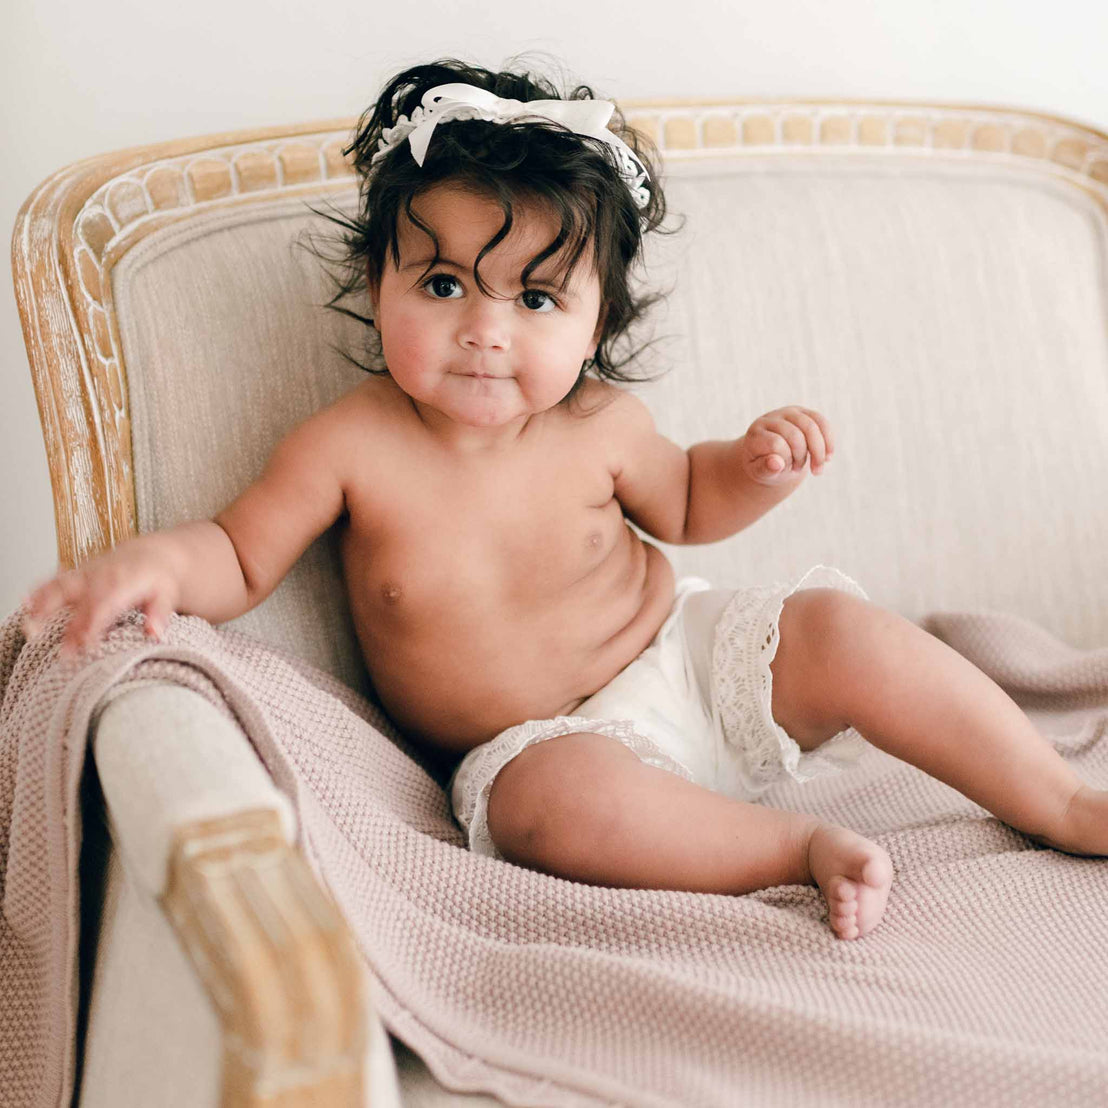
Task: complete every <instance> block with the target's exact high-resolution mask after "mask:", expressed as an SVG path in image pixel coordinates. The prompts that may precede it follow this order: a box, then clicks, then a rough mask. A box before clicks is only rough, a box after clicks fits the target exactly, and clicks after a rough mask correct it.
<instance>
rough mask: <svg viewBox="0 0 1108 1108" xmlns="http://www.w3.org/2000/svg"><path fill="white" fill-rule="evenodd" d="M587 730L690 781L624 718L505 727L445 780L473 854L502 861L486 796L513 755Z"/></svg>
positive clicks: (541, 721)
mask: <svg viewBox="0 0 1108 1108" xmlns="http://www.w3.org/2000/svg"><path fill="white" fill-rule="evenodd" d="M579 732H587V733H589V734H593V735H607V736H608V737H609V738H613V739H617V740H618V741H619V742H621V743H623V745H624V746H626V747H628V748H629V749H631V750H632V751H634V753H635V754H637V755H638V757H639V759H640V761H643V762H646V764H647V765H651V766H657V767H658V768H659V769H665V770H669V772H670V773H676V774H677V775H678V776H680V777H684V778H685V779H686V780H688V781H691V780H692V779H693V775H692V773H691V772H690V771H689V769H688V768H687V767H686V766H683V765H682V764H681V763H680V762H678V761H676V760H675V759H674V758H671V757H670V756H669V755H668V754H666V753H664V752H663V751H662V750H661V749H660V748H659V747H658V745H657V744H656V743H654V742H653V741H652V740H651V739H648V738H647V737H646V736H645V735H642V734H640V733H639V732H638V731H636V730H635V724H634V722H633V721H632V720H629V719H615V720H600V719H589V718H588V717H587V716H556V717H555V718H554V719H531V720H528V721H527V722H526V723H520V724H517V725H516V726H515V727H509V728H508V730H507V731H502V732H501V733H500V734H499V735H497V736H496V738H494V739H492V740H491V741H489V742H487V743H483V744H482V745H481V746H477V747H474V748H473V749H472V750H471V751H470V752H469V753H468V754H467V755H466V756H465V757H464V758H463V759H462V762H461V764H460V765H459V766H458V768H457V769H456V770H455V771H454V777H453V778H452V780H451V782H450V801H451V804H452V805H453V808H454V818H455V819H456V820H457V821H458V823H459V824H461V826H462V828H463V830H466V831H467V832H468V833H469V849H470V850H471V851H472V852H473V853H474V854H485V855H488V856H489V857H491V858H503V855H502V854H501V853H500V851H499V850H497V849H496V844H495V843H494V842H493V841H492V836H491V835H490V834H489V823H488V808H489V793H490V792H491V791H492V785H493V782H494V781H495V780H496V775H497V774H498V773H499V772H500V771H501V770H502V769H503V768H504V767H505V766H506V765H507V764H508V763H509V762H510V761H511V760H512V759H513V758H515V757H516V756H517V755H518V754H520V753H521V752H522V751H523V750H525V749H526V748H527V747H529V746H533V745H534V744H535V743H540V742H545V741H546V740H547V739H556V738H559V737H560V736H562V735H573V734H577V733H579Z"/></svg>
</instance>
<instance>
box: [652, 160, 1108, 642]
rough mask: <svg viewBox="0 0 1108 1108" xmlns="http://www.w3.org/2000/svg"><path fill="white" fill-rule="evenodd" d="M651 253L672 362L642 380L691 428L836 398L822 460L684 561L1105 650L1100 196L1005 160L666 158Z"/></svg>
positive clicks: (1107, 297) (1105, 301)
mask: <svg viewBox="0 0 1108 1108" xmlns="http://www.w3.org/2000/svg"><path fill="white" fill-rule="evenodd" d="M667 197H668V198H669V200H670V202H671V205H672V207H673V209H674V211H676V212H678V213H680V214H681V215H684V216H686V217H687V224H686V227H685V229H684V230H683V231H682V232H681V233H680V234H678V235H675V236H671V237H668V238H659V239H655V240H654V241H653V242H652V244H651V254H650V258H651V264H650V266H649V268H648V271H647V274H646V276H647V279H648V283H650V284H652V285H654V284H656V285H660V286H662V287H668V286H671V285H672V286H673V287H674V290H675V291H674V293H673V295H672V296H671V297H670V298H669V299H668V302H667V303H666V304H665V305H664V306H662V307H661V309H660V310H659V313H658V321H657V325H656V327H655V328H654V331H655V333H656V335H657V336H658V337H659V339H660V342H659V346H658V353H659V354H660V355H661V357H662V359H663V360H664V362H665V363H666V364H672V365H673V367H674V368H673V370H672V372H670V373H669V375H668V376H666V377H664V378H662V379H661V380H660V381H657V382H655V383H653V384H650V385H645V386H642V387H641V388H639V389H637V390H636V391H637V392H638V394H639V395H640V396H641V397H642V398H643V400H644V401H646V402H647V403H648V404H649V405H650V407H651V408H652V409H653V410H654V412H655V414H656V417H657V420H658V423H659V426H660V428H661V429H662V430H663V431H664V432H665V433H667V434H669V435H670V437H672V438H674V439H675V441H677V442H678V443H680V444H681V445H689V444H691V443H693V442H697V441H699V440H701V439H724V438H733V437H735V436H737V435H740V434H742V432H743V431H745V430H746V428H747V426H748V425H749V423H750V421H751V420H753V419H754V418H755V417H756V416H758V415H761V414H762V413H763V412H765V411H768V410H770V409H772V408H777V407H781V406H782V405H785V404H800V405H803V406H806V407H812V408H816V409H817V410H820V411H822V412H823V413H824V414H825V415H826V416H827V417H828V419H829V420H830V421H831V423H832V426H833V428H834V431H835V434H836V446H837V450H836V454H835V457H834V460H833V461H832V462H831V464H830V465H829V466H828V467H827V470H826V471H825V473H824V475H823V476H821V477H819V478H815V479H813V478H812V477H811V476H809V477H808V478H807V480H806V481H805V483H804V484H803V485H802V486H801V488H800V489H799V490H798V491H797V492H796V493H794V494H793V495H792V496H791V497H790V498H789V499H788V500H787V501H785V502H784V503H783V504H782V505H780V506H779V507H777V508H775V509H774V510H773V511H772V512H770V513H769V514H768V515H767V516H766V517H765V518H764V519H762V520H760V521H759V522H758V523H756V524H755V525H754V526H753V527H752V528H750V529H749V530H747V531H745V532H742V533H740V534H739V535H737V536H735V537H733V538H731V539H729V540H727V541H725V542H722V543H717V544H713V545H711V546H704V547H695V548H682V549H680V550H679V551H677V552H676V554H677V558H678V563H679V567H680V570H681V572H683V573H692V574H696V575H699V576H703V577H707V578H708V579H709V580H711V581H713V582H714V583H715V584H716V585H719V586H722V585H727V584H731V583H735V584H742V585H746V584H759V583H762V582H768V581H772V580H775V579H777V578H778V577H789V576H792V575H796V574H799V573H800V572H801V571H802V570H803V569H804V568H806V567H807V566H809V565H811V564H813V563H816V562H823V563H825V564H828V565H835V566H838V567H839V568H841V569H842V570H843V572H845V573H848V574H849V575H850V576H851V577H853V578H855V580H858V581H862V582H864V584H865V588H866V591H867V593H869V595H870V597H871V598H872V599H873V600H874V602H875V603H877V604H879V605H881V606H883V607H888V608H892V609H894V610H897V611H900V612H901V613H902V614H904V615H906V616H908V617H910V618H912V619H918V618H919V617H920V616H922V615H923V613H924V612H925V611H928V610H930V609H932V608H945V609H964V608H975V609H977V608H984V609H995V610H1002V611H1011V612H1018V613H1020V614H1022V615H1024V616H1026V617H1028V618H1029V619H1032V620H1034V621H1035V622H1036V623H1040V624H1042V625H1043V626H1044V627H1047V628H1050V629H1051V630H1052V631H1053V632H1054V633H1055V634H1057V635H1058V636H1060V637H1061V638H1063V639H1064V640H1065V641H1067V642H1070V643H1072V644H1074V645H1077V646H1099V645H1102V644H1104V643H1105V642H1106V641H1108V607H1106V606H1105V605H1104V603H1103V595H1104V591H1103V590H1104V582H1105V581H1106V580H1108V513H1106V512H1105V511H1104V507H1103V506H1104V488H1105V484H1106V480H1108V450H1106V448H1105V444H1106V439H1108V288H1106V281H1108V233H1106V223H1105V215H1104V211H1103V209H1102V208H1101V207H1100V206H1099V205H1098V204H1097V202H1096V201H1094V200H1093V199H1092V198H1091V197H1090V196H1088V195H1087V194H1086V193H1084V192H1083V191H1081V190H1079V189H1078V188H1075V187H1073V186H1071V185H1064V184H1062V183H1059V182H1054V181H1051V180H1048V179H1046V178H1045V177H1044V176H1043V174H1042V173H1041V172H1039V171H1035V172H1030V171H1027V170H1020V169H1017V168H1013V167H1011V166H1008V165H999V164H998V165H995V166H985V167H981V166H970V165H960V164H951V163H942V162H940V161H939V160H938V159H934V158H928V159H926V160H925V159H922V158H919V157H913V156H912V155H911V154H902V155H894V154H892V153H891V152H890V153H887V154H886V153H884V152H883V153H882V155H881V156H879V157H874V158H872V159H864V158H851V159H849V160H847V159H842V158H837V157H826V158H825V157H819V158H813V157H811V156H810V155H808V156H807V157H805V156H798V157H796V158H794V159H790V158H789V157H788V156H781V157H778V158H772V159H769V158H766V159H757V158H755V157H753V156H752V157H750V158H746V159H743V161H742V162H741V164H737V163H736V164H732V163H729V162H723V163H722V164H719V161H717V159H712V160H710V161H705V162H699V163H694V164H691V165H687V164H684V163H682V164H680V165H671V166H670V168H669V178H668V183H667Z"/></svg>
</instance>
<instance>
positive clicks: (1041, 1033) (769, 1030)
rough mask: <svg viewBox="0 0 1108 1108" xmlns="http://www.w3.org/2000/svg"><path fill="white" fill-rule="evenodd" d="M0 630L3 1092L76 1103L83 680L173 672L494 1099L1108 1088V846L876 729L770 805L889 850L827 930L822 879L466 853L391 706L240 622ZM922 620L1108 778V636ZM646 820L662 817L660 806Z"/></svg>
mask: <svg viewBox="0 0 1108 1108" xmlns="http://www.w3.org/2000/svg"><path fill="white" fill-rule="evenodd" d="M19 614H20V613H19V612H16V613H13V614H12V615H11V616H9V617H8V619H7V620H5V621H4V622H3V623H2V624H0V865H2V869H0V896H2V905H3V915H2V919H0V1100H2V1101H3V1103H4V1104H5V1105H8V1106H11V1108H23V1106H34V1108H40V1106H41V1108H47V1106H49V1108H62V1106H64V1105H67V1104H68V1102H69V1097H70V1095H71V1091H72V1088H73V1083H74V1078H75V1070H76V1065H77V1059H76V1058H75V1030H76V1021H77V1004H78V986H77V981H78V977H77V956H78V935H79V926H78V924H79V904H78V880H77V877H78V869H77V866H78V861H79V855H80V845H81V835H82V830H81V805H80V797H81V781H82V773H83V771H84V769H85V765H86V756H87V754H88V753H89V746H88V735H89V731H90V725H92V724H94V723H95V718H96V711H97V705H98V703H99V702H100V701H101V700H102V698H103V697H104V695H105V693H107V691H108V690H109V689H112V688H113V687H116V686H118V685H119V684H120V683H129V682H134V681H147V680H151V679H155V680H162V681H164V680H168V681H172V682H175V683H178V684H181V685H185V686H188V687H190V688H192V689H194V690H195V691H196V692H197V693H199V694H200V695H202V696H204V697H206V698H207V699H208V700H210V701H211V702H212V703H214V704H215V705H216V706H217V707H219V708H220V710H221V711H224V712H225V713H226V714H228V715H229V716H230V717H231V718H233V719H235V720H237V721H238V723H239V724H240V726H241V727H242V729H243V731H244V732H245V733H246V735H247V736H248V737H249V740H250V741H251V743H252V744H253V746H254V748H255V749H256V751H257V753H258V755H259V756H260V758H261V759H262V761H263V763H264V764H265V766H266V767H267V769H268V770H269V772H270V774H271V775H272V777H273V778H274V780H275V782H276V783H277V785H278V787H279V788H280V789H282V790H283V791H285V792H286V793H288V795H289V796H290V797H291V799H292V801H293V803H294V805H295V808H296V811H297V816H298V820H299V829H300V831H299V833H300V840H299V843H298V846H299V847H300V848H301V849H302V850H303V851H304V853H305V855H306V857H307V858H308V861H309V863H310V864H311V865H312V867H313V868H314V869H315V870H316V872H317V873H318V874H319V875H320V877H321V878H322V880H323V881H324V882H325V884H326V886H327V887H328V888H329V890H330V892H331V893H332V895H333V896H334V898H335V900H336V901H337V903H338V904H339V906H340V908H341V910H342V911H343V913H344V915H345V917H346V919H347V920H348V921H349V923H350V925H351V927H352V929H353V931H354V933H355V936H356V939H357V941H358V943H359V945H360V948H361V950H362V952H363V954H364V956H365V958H366V961H367V964H368V967H369V970H370V976H371V979H372V982H373V985H374V986H375V989H374V999H375V1002H376V1004H377V1006H378V1009H379V1011H380V1013H381V1017H382V1019H383V1021H384V1023H385V1026H386V1027H387V1028H388V1029H389V1030H390V1031H391V1032H392V1033H393V1034H394V1035H396V1036H398V1037H399V1038H400V1039H402V1040H404V1041H405V1042H406V1043H407V1044H408V1045H409V1046H410V1047H411V1048H412V1049H413V1050H415V1051H416V1052H417V1053H418V1054H419V1055H420V1056H421V1057H422V1058H423V1059H424V1060H425V1061H426V1063H427V1065H428V1066H429V1067H430V1069H431V1070H432V1072H433V1073H434V1074H435V1076H436V1077H437V1079H438V1080H439V1081H440V1082H441V1083H443V1084H444V1085H446V1086H447V1087H449V1088H453V1089H458V1090H484V1091H486V1092H491V1093H493V1094H495V1095H496V1096H498V1097H500V1098H501V1099H502V1100H504V1101H505V1102H507V1103H508V1104H515V1105H550V1106H586V1105H589V1106H594V1105H601V1104H605V1105H607V1104H612V1105H615V1104H620V1105H635V1106H638V1105H642V1106H663V1105H665V1106H672V1108H678V1106H680V1108H695V1106H701V1105H703V1106H731V1105H740V1104H741V1105H752V1106H757V1105H820V1106H826V1105H851V1106H856V1105H863V1104H895V1105H935V1106H939V1105H942V1106H949V1105H973V1106H975V1108H979V1106H984V1105H1005V1106H1007V1108H1015V1106H1018V1105H1035V1106H1038V1108H1041V1106H1050V1105H1058V1106H1062V1105H1085V1104H1094V1103H1105V1102H1106V1098H1108V860H1101V859H1090V858H1079V857H1073V856H1070V855H1066V854H1062V853H1059V852H1056V851H1053V850H1049V849H1046V848H1044V847H1041V846H1038V845H1036V844H1035V843H1033V842H1032V841H1031V840H1029V839H1028V838H1026V837H1024V836H1023V835H1021V834H1019V833H1018V832H1016V831H1014V830H1013V829H1011V828H1010V827H1007V826H1005V825H1004V824H1002V823H1000V822H999V821H997V820H996V819H994V818H992V817H991V816H989V815H988V813H986V812H985V811H984V810H983V809H981V808H980V807H978V806H977V805H975V804H973V803H972V802H970V801H969V800H967V799H965V798H964V797H962V796H961V795H960V794H958V793H957V792H955V791H954V790H953V789H951V788H949V787H947V786H945V785H943V784H941V783H939V782H938V781H936V780H934V779H933V778H930V777H928V776H927V775H926V774H924V773H922V772H921V771H919V770H917V769H915V768H913V767H911V766H909V765H907V764H905V763H903V762H900V761H897V760H896V759H894V758H891V757H889V756H888V755H886V754H883V753H882V752H880V751H878V750H876V749H871V750H867V752H866V754H865V756H864V757H863V759H862V761H861V763H860V764H859V766H858V767H857V768H855V769H853V770H851V771H849V772H847V773H843V774H840V775H838V776H834V777H828V778H822V779H818V780H816V781H812V782H809V783H808V784H806V785H803V786H796V785H787V786H781V787H779V788H776V789H774V790H773V791H772V792H771V793H769V794H768V795H767V796H766V798H765V800H764V802H765V803H767V804H770V805H774V806H778V807H785V808H790V809H794V810H798V811H805V812H810V813H814V814H816V815H819V816H821V817H823V818H826V819H828V820H832V821H834V822H838V823H842V824H844V825H846V826H848V827H851V828H854V829H855V830H857V831H859V832H861V833H862V834H864V835H867V836H869V837H870V838H872V839H874V840H875V841H877V842H878V843H880V844H881V845H882V846H883V847H884V848H885V849H886V850H887V851H888V852H889V854H890V855H891V857H892V860H893V863H894V866H895V869H896V876H895V880H894V884H893V888H892V893H891V896H890V899H889V904H888V909H887V911H886V914H885V917H884V920H883V921H882V923H881V925H880V926H879V927H878V928H877V929H876V930H875V931H874V932H873V933H872V934H871V935H869V936H867V937H866V938H865V939H862V940H858V941H855V942H841V941H837V940H836V939H835V938H834V936H833V935H832V933H831V930H830V929H829V927H828V925H827V920H826V910H825V907H824V902H823V899H822V897H821V895H820V893H819V891H818V889H816V888H815V887H814V886H813V887H807V886H786V887H778V888H773V889H768V890H765V891H763V892H759V893H755V894H752V895H748V896H741V897H729V896H717V895H707V894H699V893H679V892H661V891H643V890H620V889H608V888H595V887H591V886H587V885H582V884H577V883H575V882H571V881H565V880H561V879H559V878H554V877H549V876H546V875H543V874H540V873H536V872H532V871H529V870H526V869H523V868H520V867H518V866H514V865H511V864H509V863H507V862H502V861H498V860H494V859H491V858H484V857H477V856H474V855H471V854H470V853H469V852H468V851H467V850H466V849H465V847H464V838H463V836H462V833H461V831H460V830H459V828H458V826H457V825H456V824H455V823H454V821H453V819H452V818H451V814H450V809H449V805H448V802H447V798H446V795H445V793H444V791H443V787H442V786H443V780H442V774H441V772H438V771H435V770H434V769H433V767H430V766H429V765H428V764H426V763H425V762H423V761H421V760H420V758H419V756H418V755H417V754H416V753H415V752H414V751H412V750H410V749H409V748H407V747H406V745H405V744H404V743H403V741H401V740H400V739H399V737H398V735H397V733H396V731H395V730H394V729H393V728H392V727H391V725H390V724H389V723H388V721H387V720H386V719H385V718H384V716H383V715H382V713H381V711H380V710H379V708H377V707H376V706H375V705H373V704H372V703H370V702H369V701H367V700H365V699H363V698H362V697H361V696H359V695H358V694H356V693H354V692H352V691H351V690H349V689H347V688H345V687H344V686H342V685H341V684H339V683H338V682H337V681H335V680H334V679H332V678H331V677H329V676H327V675H324V674H322V673H320V672H318V671H316V670H314V669H312V668H311V667H309V666H308V665H306V664H304V663H302V662H299V661H298V660H296V659H294V658H291V657H289V656H288V655H286V654H283V653H280V652H278V651H276V650H273V649H271V648H269V647H267V646H265V645H263V644H261V643H259V642H257V641H255V640H253V639H250V638H248V637H246V636H244V635H242V634H240V633H237V632H234V631H230V630H225V629H218V628H214V627H212V626H211V625H209V624H207V623H206V622H204V621H203V620H200V619H198V618H195V617H180V616H177V617H174V618H173V620H172V621H171V623H170V626H169V628H168V631H167V633H166V635H165V637H164V639H163V641H162V642H161V643H157V644H156V643H151V642H150V641H148V640H146V639H145V638H144V636H143V632H142V623H141V619H140V617H139V616H138V614H137V613H133V612H132V613H129V614H128V616H126V617H124V618H122V619H121V620H120V621H118V622H117V623H116V624H115V626H114V627H113V628H112V630H111V631H110V633H109V634H108V636H107V639H106V641H105V642H104V643H103V645H102V646H101V647H99V648H98V649H97V650H96V651H95V652H94V653H93V654H92V655H91V656H90V657H88V658H85V659H78V660H74V661H69V662H63V661H61V660H60V659H59V657H58V647H59V644H60V638H61V632H62V629H63V628H64V617H63V616H59V617H57V618H56V619H55V620H53V621H52V622H51V623H50V624H49V625H48V627H47V628H46V629H45V630H44V631H43V632H42V633H41V634H40V635H39V636H38V637H36V638H35V639H34V640H33V641H32V642H26V641H25V640H24V638H23V635H22V633H21V631H20V629H19V618H18V617H19ZM926 626H927V627H928V630H930V631H932V633H934V634H936V635H938V636H939V637H941V638H943V639H945V640H946V641H947V642H949V643H950V644H951V645H952V646H953V647H954V648H955V649H957V650H959V651H961V652H962V653H963V654H965V655H966V656H967V657H969V658H970V659H971V660H972V661H973V662H975V663H976V664H977V665H979V666H980V667H981V668H982V669H984V670H985V671H986V672H988V673H989V674H990V675H991V676H992V677H993V678H994V679H995V680H997V681H998V682H999V683H1000V684H1001V685H1002V686H1003V687H1005V688H1006V689H1007V690H1008V691H1009V692H1010V693H1011V694H1012V695H1013V696H1014V697H1015V698H1016V700H1017V701H1018V702H1019V703H1020V704H1021V706H1022V707H1024V708H1025V710H1027V711H1028V713H1029V715H1031V718H1032V719H1033V721H1034V722H1035V724H1036V725H1037V726H1038V728H1039V729H1040V731H1041V732H1042V733H1043V734H1044V735H1046V736H1047V738H1048V739H1049V740H1050V741H1051V742H1052V743H1053V745H1054V746H1055V747H1056V748H1057V749H1058V750H1059V751H1060V752H1061V753H1062V754H1063V756H1064V757H1065V758H1066V759H1067V760H1068V761H1070V762H1071V763H1072V764H1073V765H1074V766H1075V768H1076V769H1077V771H1078V772H1079V773H1080V775H1081V776H1082V777H1083V778H1084V779H1085V780H1086V781H1088V782H1090V783H1091V784H1094V785H1097V786H1100V787H1108V737H1106V735H1105V730H1106V726H1108V649H1104V650H1095V651H1079V650H1075V649H1073V648H1071V647H1069V646H1067V645H1065V644H1064V643H1061V642H1059V641H1058V640H1057V639H1055V638H1053V637H1052V636H1051V635H1050V634H1048V633H1047V632H1046V631H1044V630H1042V629H1041V628H1039V627H1037V626H1035V625H1033V624H1030V623H1028V622H1026V621H1024V620H1021V619H1019V618H1016V617H1013V616H1004V615H997V614H974V613H963V614H949V615H936V616H933V617H932V618H931V619H930V620H929V621H928V622H927V624H926ZM644 818H646V815H645V814H644Z"/></svg>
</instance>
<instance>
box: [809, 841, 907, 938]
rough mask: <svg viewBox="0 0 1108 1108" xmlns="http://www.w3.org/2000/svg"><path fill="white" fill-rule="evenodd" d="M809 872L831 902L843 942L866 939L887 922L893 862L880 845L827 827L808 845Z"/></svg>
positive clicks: (834, 927)
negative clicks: (878, 926) (871, 932)
mask: <svg viewBox="0 0 1108 1108" xmlns="http://www.w3.org/2000/svg"><path fill="white" fill-rule="evenodd" d="M808 868H809V869H810V870H811V871H812V878H813V879H814V880H815V882H816V884H818V885H819V887H820V890H821V891H822V892H823V896H824V899H825V900H826V901H827V910H828V913H829V916H830V923H831V930H832V931H834V932H835V935H836V937H837V938H840V939H860V938H861V937H862V936H863V935H868V934H869V932H870V931H872V930H873V929H874V928H875V927H876V926H877V924H878V923H879V922H880V921H881V917H882V916H883V915H884V914H885V903H886V901H887V900H888V899H889V888H890V887H891V885H892V883H893V863H892V859H890V858H889V856H888V854H886V853H885V851H883V850H882V849H881V847H879V846H878V845H877V844H876V843H871V842H870V841H869V839H864V838H862V836H861V835H858V834H855V833H854V832H853V831H848V830H847V829H846V828H845V827H836V826H834V825H833V824H829V823H821V824H820V825H819V826H818V827H816V829H815V830H814V831H813V832H812V837H811V839H810V840H809V842H808Z"/></svg>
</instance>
